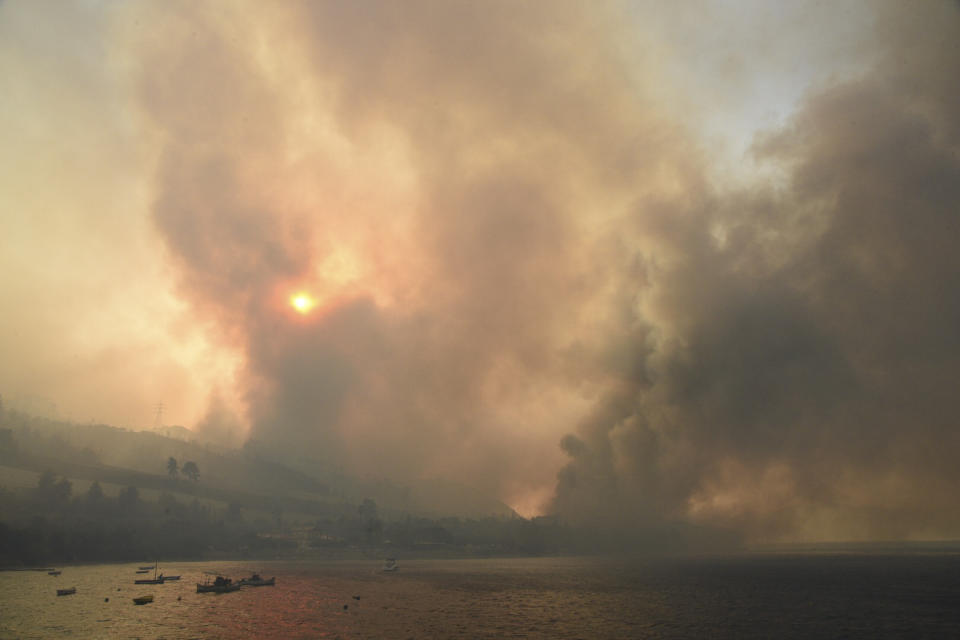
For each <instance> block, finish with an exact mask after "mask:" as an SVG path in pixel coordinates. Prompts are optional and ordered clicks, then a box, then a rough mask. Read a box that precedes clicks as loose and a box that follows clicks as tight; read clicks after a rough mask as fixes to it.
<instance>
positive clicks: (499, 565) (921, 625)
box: [0, 554, 960, 638]
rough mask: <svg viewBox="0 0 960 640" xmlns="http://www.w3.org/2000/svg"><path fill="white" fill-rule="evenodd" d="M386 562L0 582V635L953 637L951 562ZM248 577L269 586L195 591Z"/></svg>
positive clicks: (11, 576)
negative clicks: (388, 568)
mask: <svg viewBox="0 0 960 640" xmlns="http://www.w3.org/2000/svg"><path fill="white" fill-rule="evenodd" d="M400 564H401V568H400V570H399V571H398V572H396V573H384V572H383V571H381V566H382V565H381V563H379V562H376V561H373V560H371V561H368V562H364V561H350V562H346V561H345V562H328V563H309V564H304V563H294V562H284V563H272V564H271V563H249V562H236V563H234V562H204V563H176V564H169V565H165V566H163V567H161V568H162V570H163V571H164V572H165V573H167V574H168V575H173V574H181V575H182V578H181V580H180V582H170V583H166V584H163V585H156V586H154V585H148V586H137V585H134V584H133V580H134V578H135V577H137V576H135V574H134V569H135V567H134V565H92V566H81V567H66V568H63V574H62V575H61V576H59V577H51V576H48V575H46V574H45V573H40V572H32V571H16V572H14V571H6V572H0V638H74V637H77V638H245V637H255V636H259V637H268V638H960V555H956V554H904V555H886V556H885V555H865V554H849V555H775V554H770V555H744V556H731V557H722V558H721V557H706V558H685V559H675V558H674V559H659V560H637V559H630V560H613V559H596V558H536V559H514V558H511V559H485V560H404V559H403V558H401V559H400ZM251 571H259V572H260V573H261V574H263V575H264V576H265V577H268V576H276V577H277V585H276V586H275V587H259V588H249V587H245V588H244V589H243V590H241V591H239V592H236V593H228V594H221V595H217V594H198V593H196V583H197V582H198V581H200V580H202V579H203V578H204V576H205V574H204V572H214V573H221V574H223V575H227V576H230V577H234V578H239V577H241V576H243V575H248V574H249V573H250V572H251ZM70 586H76V588H77V593H76V594H75V595H72V596H64V597H57V595H56V589H57V588H64V587H70ZM148 593H149V594H153V595H154V598H155V600H154V602H153V603H152V604H148V605H145V606H134V605H133V602H132V598H133V597H135V596H139V595H144V594H148ZM355 596H357V597H359V599H356V598H355ZM107 599H109V601H108V600H107ZM345 605H346V608H345Z"/></svg>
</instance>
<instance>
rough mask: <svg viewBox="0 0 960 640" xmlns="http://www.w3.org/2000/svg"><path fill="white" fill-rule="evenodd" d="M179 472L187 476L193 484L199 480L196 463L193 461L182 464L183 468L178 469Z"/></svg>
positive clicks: (198, 470)
mask: <svg viewBox="0 0 960 640" xmlns="http://www.w3.org/2000/svg"><path fill="white" fill-rule="evenodd" d="M180 471H181V472H182V473H183V475H185V476H187V477H188V478H190V479H191V480H193V481H194V482H196V481H197V480H199V479H200V468H199V467H197V463H196V462H194V461H193V460H187V461H186V462H184V463H183V466H182V467H181V468H180Z"/></svg>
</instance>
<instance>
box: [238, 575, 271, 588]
mask: <svg viewBox="0 0 960 640" xmlns="http://www.w3.org/2000/svg"><path fill="white" fill-rule="evenodd" d="M276 583H277V577H276V576H273V577H272V578H270V579H269V580H267V579H265V578H261V577H260V574H259V573H255V574H253V575H252V576H250V577H249V578H241V579H240V582H239V583H238V584H240V585H241V586H244V587H272V586H273V585H275V584H276Z"/></svg>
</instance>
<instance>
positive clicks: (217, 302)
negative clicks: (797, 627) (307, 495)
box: [139, 2, 960, 538]
mask: <svg viewBox="0 0 960 640" xmlns="http://www.w3.org/2000/svg"><path fill="white" fill-rule="evenodd" d="M878 9H879V7H878ZM652 10H653V9H651V8H649V7H646V6H645V5H639V6H633V7H631V6H627V7H619V6H618V5H604V6H602V7H599V8H598V7H596V6H593V5H587V4H584V3H580V2H571V3H548V4H546V3H545V4H541V3H532V4H519V5H518V4H516V3H503V4H498V3H470V2H462V3H461V2H452V3H451V2H438V3H431V2H409V3H385V4H377V3H369V2H350V3H334V2H329V3H303V4H298V3H283V4H280V5H259V4H258V5H250V6H245V5H237V6H233V5H216V6H214V5H195V4H193V3H187V4H184V5H183V6H182V7H180V10H179V11H176V12H171V11H170V10H169V5H167V4H165V5H161V7H160V8H159V10H158V14H157V15H155V16H148V17H149V19H150V23H151V24H154V25H156V29H155V31H154V32H153V34H152V39H151V40H150V41H148V42H146V43H143V42H141V43H140V45H139V46H140V50H141V54H142V61H141V64H142V80H141V93H142V98H143V104H144V108H145V110H146V112H147V114H148V115H149V117H150V120H151V122H152V123H153V125H154V126H155V127H156V135H157V137H158V140H159V141H160V143H161V145H162V153H161V155H160V161H159V170H158V175H157V199H156V203H155V206H154V209H153V213H154V220H155V223H156V226H157V228H158V229H159V230H160V232H161V233H162V235H163V237H164V238H165V240H166V244H167V247H168V249H169V253H170V257H171V259H172V261H173V262H174V263H175V264H176V265H177V266H178V273H179V274H180V279H181V280H180V287H181V288H180V290H181V292H182V293H183V294H184V295H185V296H186V297H188V298H189V299H190V300H191V301H192V303H193V305H194V307H195V308H196V309H197V311H198V312H199V313H200V314H201V316H202V317H203V318H205V319H206V320H207V321H208V322H209V323H210V326H211V330H212V331H213V332H215V333H216V335H217V336H219V339H220V340H222V341H223V342H224V343H225V344H227V345H230V346H232V347H233V348H235V349H237V350H238V351H240V352H241V353H242V354H243V355H244V357H243V361H244V363H245V365H244V368H243V370H242V371H241V372H239V374H238V380H237V381H236V385H237V387H238V388H239V389H240V390H241V402H240V405H241V408H242V410H243V411H244V412H245V413H246V416H247V419H248V422H249V424H250V437H251V438H253V439H255V440H257V441H260V442H262V443H266V445H267V446H269V447H272V448H274V449H275V450H277V451H286V452H288V453H296V454H298V455H299V454H304V455H308V456H309V457H312V458H315V459H318V460H321V461H324V463H325V464H330V465H340V466H343V467H345V468H348V469H350V470H352V471H362V472H369V473H377V474H383V475H388V476H394V477H402V478H413V477H432V476H435V477H443V478H449V479H455V480H459V481H464V482H468V483H470V484H474V485H479V486H482V487H483V488H485V489H488V490H491V491H494V492H496V493H497V494H498V495H500V496H502V497H503V498H505V499H507V500H508V501H510V502H511V503H512V504H527V505H529V504H532V502H531V501H535V500H536V499H537V498H538V497H539V498H544V497H546V496H547V493H545V492H550V491H552V488H553V487H552V478H553V476H554V474H555V473H556V471H557V469H558V468H560V467H561V466H562V465H563V463H564V460H567V463H566V466H565V467H563V469H562V471H561V472H560V475H559V484H557V486H556V495H555V498H554V500H553V502H552V509H554V510H556V511H557V512H558V513H559V514H560V515H561V516H562V517H563V518H565V519H567V520H569V521H571V522H575V523H578V524H594V525H601V526H605V527H612V528H615V529H621V530H623V529H626V530H639V529H642V528H643V527H649V526H655V525H657V524H659V523H661V522H664V521H671V520H693V521H695V522H701V523H707V524H712V525H720V526H724V527H731V528H735V529H738V530H741V531H744V532H746V533H747V534H748V535H751V536H754V537H757V538H777V537H791V536H792V537H807V538H816V537H837V536H842V537H871V536H898V537H903V536H907V537H909V536H924V535H947V534H951V533H952V534H955V533H956V532H958V531H960V516H958V515H957V512H956V510H955V509H951V508H949V505H950V501H951V500H952V495H951V490H952V488H953V487H955V486H956V482H957V480H958V479H960V478H958V472H957V471H956V470H955V465H954V464H952V462H953V461H952V459H951V458H952V453H953V452H955V451H957V450H958V449H957V445H958V444H960V443H958V436H957V435H956V428H955V427H956V417H955V412H954V407H953V401H952V395H953V394H951V391H952V386H953V383H952V381H953V380H955V379H956V378H957V374H958V373H960V372H958V368H960V367H958V363H960V352H958V348H960V345H958V339H957V332H956V328H957V327H958V326H960V317H958V316H960V299H958V295H960V294H958V292H960V286H958V285H960V282H958V275H960V258H958V257H957V256H958V254H957V252H956V251H955V250H954V247H955V246H956V245H957V240H958V239H960V238H958V232H960V230H958V222H957V212H958V203H960V161H958V155H957V151H958V133H960V129H958V125H960V120H958V115H957V114H958V113H960V111H958V110H957V109H956V105H957V104H960V101H958V98H960V95H958V89H957V86H958V83H956V82H955V79H956V77H958V75H960V74H958V73H957V72H958V71H960V69H958V64H957V63H958V59H960V55H958V49H957V45H956V42H958V41H960V33H958V23H960V17H958V15H957V14H958V11H957V10H956V8H955V7H954V6H952V5H946V4H944V5H937V4H933V3H930V4H927V5H924V7H923V9H922V11H921V10H920V9H917V8H914V10H915V11H910V12H901V14H897V13H896V11H887V12H886V13H884V12H882V11H881V12H880V17H879V18H878V20H877V29H878V31H879V34H880V35H879V36H878V41H882V42H884V43H885V46H888V47H889V48H885V49H883V50H877V51H873V52H872V53H871V56H872V57H871V58H870V60H871V63H872V66H871V67H869V70H868V71H865V72H863V73H862V74H861V75H859V76H857V77H854V78H846V79H844V80H842V81H837V82H835V83H832V84H828V85H827V86H824V87H821V88H820V89H818V91H816V92H814V93H811V94H809V95H808V97H807V98H806V99H805V100H804V102H803V104H802V106H801V108H800V110H799V111H798V112H797V113H796V114H795V115H794V116H793V117H792V118H791V120H790V121H789V123H788V124H787V125H786V126H784V127H781V128H777V129H774V130H771V131H769V132H767V133H766V134H764V135H763V136H761V137H759V138H758V139H757V140H756V142H755V144H754V146H753V154H754V156H755V157H754V162H755V163H757V164H758V165H760V166H763V167H765V168H766V170H765V171H764V172H763V173H761V174H758V175H762V176H763V177H762V178H760V177H758V178H756V179H753V180H747V181H745V184H746V185H747V186H743V185H742V184H740V185H738V186H722V185H720V184H718V181H717V179H716V176H718V175H721V172H720V171H719V170H718V169H717V168H716V167H713V166H712V165H711V160H710V158H709V156H708V155H707V152H706V149H705V148H704V147H703V146H701V145H699V144H698V143H697V139H696V135H695V131H696V127H695V126H694V124H693V123H692V122H685V118H686V117H691V118H692V117H694V116H695V114H696V113H697V109H695V108H693V107H689V109H677V108H674V107H671V104H672V103H670V100H669V96H670V95H671V94H670V91H669V90H668V87H669V82H670V78H669V77H668V76H667V74H665V73H664V72H663V71H662V69H661V68H660V66H659V65H658V64H657V60H658V57H659V56H662V55H665V54H666V53H667V52H666V51H665V49H664V45H663V44H662V43H656V42H653V41H650V42H647V41H645V40H644V39H643V38H642V37H638V36H637V34H636V33H634V32H633V31H632V30H631V28H630V27H629V25H631V24H634V25H635V24H637V22H638V20H639V19H640V18H642V13H643V11H652ZM638 13H639V14H641V15H639V16H638ZM921 14H922V15H921ZM641 21H642V20H641ZM299 290H305V291H309V292H311V293H312V294H313V295H314V296H315V297H316V298H317V299H318V306H317V308H316V309H315V310H314V312H313V313H311V314H308V315H304V316H298V315H297V314H296V313H295V312H294V311H293V310H291V309H290V307H289V305H288V304H287V299H288V297H289V295H291V294H292V293H294V292H295V291H299ZM217 402H220V401H219V400H218V401H217ZM218 406H219V405H218ZM217 411H218V412H221V413H222V411H223V409H222V407H221V408H219V409H217ZM218 415H219V414H218ZM578 424H579V426H577V425H578ZM565 433H567V434H568V435H565V436H564V435H563V434H565ZM561 437H562V440H560V439H561ZM558 440H560V441H561V448H559V449H558V448H557V447H556V446H555V443H556V442H557V441H558ZM564 456H566V457H564Z"/></svg>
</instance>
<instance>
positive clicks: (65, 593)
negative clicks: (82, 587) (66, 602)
mask: <svg viewBox="0 0 960 640" xmlns="http://www.w3.org/2000/svg"><path fill="white" fill-rule="evenodd" d="M76 592H77V588H76V587H70V588H69V589H57V595H58V596H72V595H73V594H75V593H76Z"/></svg>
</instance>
